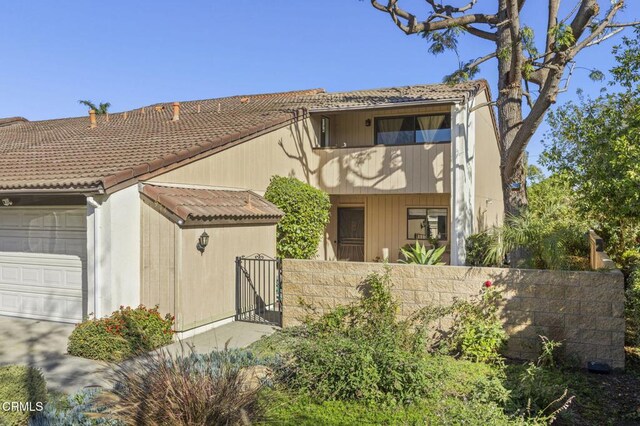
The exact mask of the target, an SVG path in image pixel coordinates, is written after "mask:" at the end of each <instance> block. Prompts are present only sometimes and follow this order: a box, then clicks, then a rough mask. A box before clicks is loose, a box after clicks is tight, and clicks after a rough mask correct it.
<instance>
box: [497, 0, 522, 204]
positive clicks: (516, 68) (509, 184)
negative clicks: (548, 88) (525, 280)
mask: <svg viewBox="0 0 640 426" xmlns="http://www.w3.org/2000/svg"><path fill="white" fill-rule="evenodd" d="M512 14H513V15H516V14H517V12H516V11H515V10H514V11H512ZM509 15H510V13H509V4H508V1H507V0H500V6H499V13H498V17H499V19H500V21H507V20H509V19H511V20H513V19H516V18H515V17H514V16H509ZM513 31H514V30H513V28H512V27H511V26H510V25H502V26H500V27H499V28H498V31H497V40H496V53H497V57H498V97H497V99H496V107H497V110H498V133H499V136H500V176H501V177H502V195H503V197H504V211H505V214H507V215H508V214H512V215H518V214H519V213H520V212H521V211H522V209H523V208H525V207H526V205H527V193H526V185H525V184H526V182H525V179H526V173H525V169H524V167H523V166H524V165H523V164H522V163H523V159H522V158H520V159H519V160H518V161H517V165H516V166H515V167H513V164H510V162H511V161H513V159H512V158H510V153H511V151H512V146H513V143H514V140H515V139H516V136H517V135H518V131H519V130H520V128H521V127H522V121H523V118H522V75H521V67H520V65H519V62H518V61H520V56H521V45H520V43H521V41H520V40H518V39H517V38H514V34H513Z"/></svg>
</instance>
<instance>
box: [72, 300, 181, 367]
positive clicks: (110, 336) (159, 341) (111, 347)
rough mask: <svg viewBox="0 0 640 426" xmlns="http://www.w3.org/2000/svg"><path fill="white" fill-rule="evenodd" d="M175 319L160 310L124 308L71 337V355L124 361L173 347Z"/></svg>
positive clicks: (82, 325)
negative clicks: (168, 346) (145, 353)
mask: <svg viewBox="0 0 640 426" xmlns="http://www.w3.org/2000/svg"><path fill="white" fill-rule="evenodd" d="M173 324H174V317H173V316H171V315H169V314H167V315H165V316H164V318H163V317H162V316H161V315H160V313H159V312H158V307H157V306H156V307H155V308H151V309H149V308H146V307H144V306H142V305H140V306H139V307H137V308H135V309H134V308H131V307H124V306H121V307H120V310H118V311H115V312H113V313H112V314H111V316H110V317H108V318H100V319H89V320H86V321H84V322H82V323H80V324H78V325H77V326H76V328H75V329H74V330H73V332H72V333H71V335H70V336H69V343H68V345H67V351H68V352H69V354H70V355H75V356H81V357H83V358H90V359H97V360H101V361H116V362H117V361H122V360H124V359H127V358H131V357H132V356H135V355H138V354H140V353H143V352H148V351H151V350H153V349H156V348H159V347H161V346H164V345H168V344H169V343H171V340H172V337H173Z"/></svg>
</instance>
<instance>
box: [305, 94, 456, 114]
mask: <svg viewBox="0 0 640 426" xmlns="http://www.w3.org/2000/svg"><path fill="white" fill-rule="evenodd" d="M464 101H465V97H464V96H460V97H458V98H448V99H432V100H420V101H411V102H393V103H391V102H389V103H380V104H375V105H362V106H360V105H358V106H350V107H336V108H309V113H311V114H314V113H315V114H317V113H327V112H341V111H365V110H373V109H387V108H403V107H412V106H424V105H451V104H458V103H462V102H464Z"/></svg>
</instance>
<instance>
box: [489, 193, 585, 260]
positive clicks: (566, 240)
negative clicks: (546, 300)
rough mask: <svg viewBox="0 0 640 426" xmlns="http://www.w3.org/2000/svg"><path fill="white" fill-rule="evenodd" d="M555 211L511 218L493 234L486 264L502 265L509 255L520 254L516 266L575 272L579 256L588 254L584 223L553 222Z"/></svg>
mask: <svg viewBox="0 0 640 426" xmlns="http://www.w3.org/2000/svg"><path fill="white" fill-rule="evenodd" d="M554 214H555V208H554V207H553V206H549V208H548V209H544V210H543V211H542V212H537V214H532V213H531V212H530V211H525V212H523V213H522V214H521V215H520V216H509V217H507V218H506V220H505V223H504V225H503V226H502V227H501V228H496V229H494V230H493V231H492V232H491V244H490V245H489V249H488V250H487V252H486V256H485V259H484V264H485V265H493V264H502V262H503V260H504V259H505V257H506V256H507V255H513V254H514V253H516V255H517V256H516V257H517V259H516V262H515V264H512V266H516V267H529V268H539V269H574V268H575V267H576V265H574V263H575V259H574V258H575V257H576V256H579V255H582V254H583V253H582V252H586V248H587V247H586V239H584V238H583V237H582V233H583V232H584V229H586V228H584V227H583V224H581V223H573V224H572V223H559V222H558V221H557V220H553V218H552V216H553V215H554Z"/></svg>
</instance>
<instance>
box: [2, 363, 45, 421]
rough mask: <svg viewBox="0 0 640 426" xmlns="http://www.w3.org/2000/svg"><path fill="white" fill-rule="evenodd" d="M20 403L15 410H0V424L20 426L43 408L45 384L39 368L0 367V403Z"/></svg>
mask: <svg viewBox="0 0 640 426" xmlns="http://www.w3.org/2000/svg"><path fill="white" fill-rule="evenodd" d="M11 402H13V403H20V404H22V405H21V406H20V407H16V408H17V409H16V410H13V409H12V410H10V411H5V410H4V409H2V410H0V424H2V425H10V426H13V425H15V426H22V425H25V424H27V423H28V419H29V418H30V417H31V416H32V415H34V414H36V413H37V411H38V410H42V409H43V408H44V405H45V403H46V402H47V386H46V382H45V380H44V377H43V376H42V373H41V372H40V370H38V369H36V368H33V367H27V366H24V365H7V366H3V367H0V403H11Z"/></svg>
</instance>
